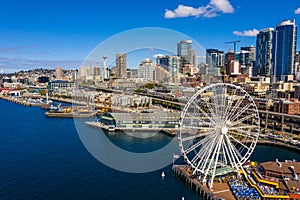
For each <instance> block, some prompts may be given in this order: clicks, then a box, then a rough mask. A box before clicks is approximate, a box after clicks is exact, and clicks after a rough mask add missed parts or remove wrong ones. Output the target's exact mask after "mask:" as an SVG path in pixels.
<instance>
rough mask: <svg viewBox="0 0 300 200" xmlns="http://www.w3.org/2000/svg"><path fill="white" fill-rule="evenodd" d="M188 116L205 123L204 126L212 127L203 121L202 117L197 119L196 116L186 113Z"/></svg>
mask: <svg viewBox="0 0 300 200" xmlns="http://www.w3.org/2000/svg"><path fill="white" fill-rule="evenodd" d="M186 115H188V116H190V117H192V118H193V119H196V120H199V122H201V123H203V124H206V125H208V126H211V123H209V122H206V121H204V120H203V119H201V118H200V117H196V116H194V115H192V114H190V113H186Z"/></svg>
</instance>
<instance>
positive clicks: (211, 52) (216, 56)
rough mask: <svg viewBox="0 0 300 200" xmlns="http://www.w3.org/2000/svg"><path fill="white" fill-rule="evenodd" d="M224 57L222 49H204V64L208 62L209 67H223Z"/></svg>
mask: <svg viewBox="0 0 300 200" xmlns="http://www.w3.org/2000/svg"><path fill="white" fill-rule="evenodd" d="M224 57H225V55H224V51H219V50H218V49H206V64H208V66H209V67H220V68H223V67H224V64H225V60H224Z"/></svg>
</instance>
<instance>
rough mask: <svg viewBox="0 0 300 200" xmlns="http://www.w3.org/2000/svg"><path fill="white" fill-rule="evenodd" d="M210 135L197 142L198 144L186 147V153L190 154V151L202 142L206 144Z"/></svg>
mask: <svg viewBox="0 0 300 200" xmlns="http://www.w3.org/2000/svg"><path fill="white" fill-rule="evenodd" d="M210 139H211V138H210V137H206V138H204V139H203V140H201V141H199V142H197V143H196V144H194V145H192V146H190V147H189V148H188V149H186V151H185V153H186V154H189V153H190V152H192V151H193V150H195V149H196V148H197V147H199V146H201V145H202V144H204V143H205V142H207V141H208V140H210Z"/></svg>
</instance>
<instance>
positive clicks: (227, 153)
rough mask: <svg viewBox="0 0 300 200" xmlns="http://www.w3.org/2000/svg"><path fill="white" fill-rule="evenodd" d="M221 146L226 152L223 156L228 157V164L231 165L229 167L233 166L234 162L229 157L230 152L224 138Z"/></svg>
mask: <svg viewBox="0 0 300 200" xmlns="http://www.w3.org/2000/svg"><path fill="white" fill-rule="evenodd" d="M223 147H224V149H225V152H226V155H225V157H226V156H227V157H228V159H229V162H230V166H231V167H235V163H234V162H233V157H231V153H230V152H229V150H228V148H227V145H226V142H225V140H223Z"/></svg>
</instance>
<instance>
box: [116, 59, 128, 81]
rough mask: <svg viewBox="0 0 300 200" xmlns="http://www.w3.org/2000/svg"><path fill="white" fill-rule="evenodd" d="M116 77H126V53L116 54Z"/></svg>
mask: <svg viewBox="0 0 300 200" xmlns="http://www.w3.org/2000/svg"><path fill="white" fill-rule="evenodd" d="M116 77H117V78H126V54H116Z"/></svg>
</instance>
